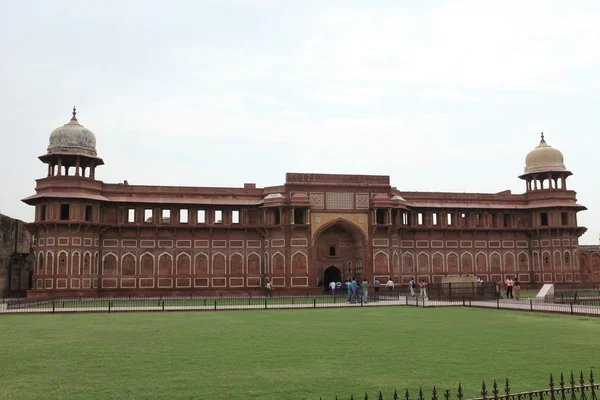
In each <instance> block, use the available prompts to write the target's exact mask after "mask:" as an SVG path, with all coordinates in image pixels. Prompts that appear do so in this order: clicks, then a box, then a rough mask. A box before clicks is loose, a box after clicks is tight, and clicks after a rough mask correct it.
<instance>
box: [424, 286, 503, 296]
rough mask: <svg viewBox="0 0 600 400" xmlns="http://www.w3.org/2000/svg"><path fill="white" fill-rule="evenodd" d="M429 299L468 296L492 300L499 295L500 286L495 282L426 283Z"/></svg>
mask: <svg viewBox="0 0 600 400" xmlns="http://www.w3.org/2000/svg"><path fill="white" fill-rule="evenodd" d="M426 289H427V295H428V297H429V298H430V299H431V300H455V299H462V298H469V299H474V300H494V299H496V298H497V297H499V296H500V290H499V289H500V288H499V287H498V285H496V283H495V282H469V283H441V282H434V283H429V284H427V285H426Z"/></svg>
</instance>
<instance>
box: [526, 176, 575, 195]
mask: <svg viewBox="0 0 600 400" xmlns="http://www.w3.org/2000/svg"><path fill="white" fill-rule="evenodd" d="M546 181H548V187H544V182H546ZM538 182H539V187H538ZM541 189H562V190H567V177H566V176H561V177H553V176H552V174H548V176H547V177H545V178H540V177H539V176H537V177H535V178H534V179H530V180H528V181H527V191H528V192H531V191H533V190H541Z"/></svg>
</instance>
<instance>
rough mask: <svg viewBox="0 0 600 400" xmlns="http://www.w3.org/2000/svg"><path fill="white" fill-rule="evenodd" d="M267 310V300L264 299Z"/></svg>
mask: <svg viewBox="0 0 600 400" xmlns="http://www.w3.org/2000/svg"><path fill="white" fill-rule="evenodd" d="M266 309H267V298H266V297H265V310H266Z"/></svg>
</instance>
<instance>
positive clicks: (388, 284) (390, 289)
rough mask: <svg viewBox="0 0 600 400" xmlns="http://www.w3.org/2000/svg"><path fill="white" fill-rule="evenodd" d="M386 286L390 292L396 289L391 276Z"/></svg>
mask: <svg viewBox="0 0 600 400" xmlns="http://www.w3.org/2000/svg"><path fill="white" fill-rule="evenodd" d="M385 286H386V287H387V290H388V292H389V293H392V292H393V291H394V281H393V280H392V278H391V277H390V279H389V280H388V281H387V283H386V284H385Z"/></svg>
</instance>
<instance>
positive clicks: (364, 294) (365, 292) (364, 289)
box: [361, 279, 369, 303]
mask: <svg viewBox="0 0 600 400" xmlns="http://www.w3.org/2000/svg"><path fill="white" fill-rule="evenodd" d="M361 286H362V302H363V303H366V302H367V297H368V296H369V282H367V280H366V279H363V282H362V284H361Z"/></svg>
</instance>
